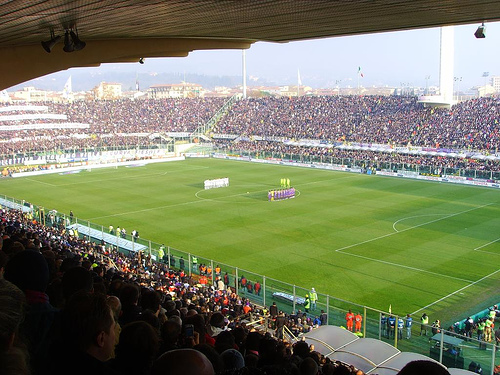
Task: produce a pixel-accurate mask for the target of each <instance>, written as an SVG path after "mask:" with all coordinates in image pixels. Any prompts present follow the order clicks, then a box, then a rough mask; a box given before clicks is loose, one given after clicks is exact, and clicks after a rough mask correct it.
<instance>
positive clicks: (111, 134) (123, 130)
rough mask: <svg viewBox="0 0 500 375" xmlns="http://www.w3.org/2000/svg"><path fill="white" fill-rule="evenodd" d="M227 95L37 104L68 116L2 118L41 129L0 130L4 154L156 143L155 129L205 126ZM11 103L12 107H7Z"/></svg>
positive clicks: (184, 129) (0, 149)
mask: <svg viewBox="0 0 500 375" xmlns="http://www.w3.org/2000/svg"><path fill="white" fill-rule="evenodd" d="M224 102H225V99H224V98H207V99H199V98H196V99H163V100H135V101H134V100H125V99H124V100H116V101H75V102H73V103H64V104H63V103H38V104H43V105H45V106H47V107H48V113H49V114H59V115H65V116H66V119H64V120H49V119H44V118H43V115H44V114H46V113H45V112H44V113H40V112H39V111H38V112H37V111H34V112H30V114H36V113H38V114H39V115H40V116H39V117H40V118H39V119H30V120H9V121H0V125H2V126H11V127H13V128H16V126H17V125H19V124H23V125H26V124H35V125H36V124H38V125H40V128H39V129H29V130H28V129H26V130H20V129H15V130H3V131H0V154H13V153H26V152H36V151H38V152H43V151H45V152H48V151H54V150H69V149H86V148H106V147H123V146H128V145H130V146H136V145H139V146H152V145H155V144H157V143H159V141H158V140H155V139H151V138H150V137H149V135H151V134H153V133H168V132H188V133H190V132H193V131H194V130H196V129H197V128H198V127H199V126H201V125H204V124H205V123H206V122H207V121H208V120H209V119H210V118H212V116H214V114H215V113H216V112H217V111H218V110H219V109H220V108H221V106H222V105H223V104H224ZM4 107H8V106H4ZM20 114H28V113H27V112H26V111H24V112H23V111H17V110H16V111H12V112H11V113H9V112H8V111H7V112H2V116H8V115H20ZM61 122H69V123H79V124H87V125H89V127H88V128H67V129H59V128H52V129H50V128H49V129H46V128H44V127H43V126H44V125H46V124H47V123H51V124H54V126H55V127H56V126H57V124H60V123H61Z"/></svg>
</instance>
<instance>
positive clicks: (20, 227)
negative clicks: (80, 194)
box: [0, 97, 500, 374]
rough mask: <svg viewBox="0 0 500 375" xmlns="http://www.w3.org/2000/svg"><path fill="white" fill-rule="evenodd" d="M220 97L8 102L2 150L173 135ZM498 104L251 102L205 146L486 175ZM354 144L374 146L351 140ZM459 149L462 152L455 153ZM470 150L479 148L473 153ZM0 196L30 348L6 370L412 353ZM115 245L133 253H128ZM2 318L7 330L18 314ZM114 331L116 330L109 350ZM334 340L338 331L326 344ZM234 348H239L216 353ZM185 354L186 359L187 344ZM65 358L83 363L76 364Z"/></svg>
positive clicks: (327, 360) (248, 369)
mask: <svg viewBox="0 0 500 375" xmlns="http://www.w3.org/2000/svg"><path fill="white" fill-rule="evenodd" d="M222 104H223V103H222V101H221V100H213V99H204V100H198V99H197V100H188V101H178V100H173V101H148V100H147V101H137V102H130V101H125V100H124V101H116V102H75V103H72V104H55V105H54V104H50V105H49V104H44V105H46V107H43V106H40V107H38V108H36V109H33V110H27V109H24V110H23V109H19V108H17V109H14V108H9V107H8V106H7V107H4V108H7V109H4V110H2V112H1V113H2V116H4V117H3V118H2V116H0V122H1V124H0V125H1V126H2V128H0V150H1V153H2V154H3V155H5V157H7V156H6V155H8V154H11V153H13V152H16V153H27V152H39V153H43V152H48V151H49V150H51V151H59V152H61V151H62V150H75V149H85V148H99V147H100V148H106V147H108V146H109V147H111V146H113V147H117V146H118V147H121V146H125V147H127V146H129V145H131V144H133V145H134V147H137V146H154V145H157V141H158V139H157V138H155V137H151V135H152V134H157V133H161V134H165V135H169V136H176V135H179V136H180V137H184V136H185V135H186V134H189V133H191V132H193V131H194V130H196V129H198V128H199V127H200V125H201V124H202V123H205V122H207V121H208V120H209V119H210V118H212V116H213V114H214V113H215V112H217V110H218V109H219V108H220V106H221V105H222ZM497 105H498V99H495V98H483V99H476V100H472V101H468V102H465V103H461V104H459V105H457V106H455V107H453V108H452V109H451V110H432V109H428V108H424V107H422V106H421V105H420V104H418V103H417V102H416V100H415V99H414V98H400V97H388V98H386V97H347V98H344V97H303V98H299V99H290V98H265V99H252V100H247V101H239V102H236V103H235V104H234V106H233V108H232V109H231V110H230V111H229V112H228V113H227V115H225V116H223V117H222V118H221V119H219V121H218V122H216V123H215V125H214V127H213V128H212V129H211V135H212V136H213V139H214V144H215V145H216V146H219V147H223V148H225V149H226V150H229V151H236V150H245V151H246V152H260V153H271V154H273V153H276V154H280V155H299V156H307V157H311V156H317V157H319V158H330V160H332V158H336V159H340V160H345V159H353V160H357V161H362V162H363V163H364V167H366V168H370V167H374V168H377V167H380V165H381V164H383V163H389V164H394V168H398V167H399V166H401V165H409V164H418V165H422V166H429V167H431V168H432V170H431V172H432V173H436V174H439V173H441V171H442V170H444V169H446V168H458V169H460V168H463V169H477V170H483V171H495V172H496V171H499V170H500V169H499V163H498V159H497V158H496V152H497V151H498V150H497V149H496V144H497V143H498V115H497V112H496V111H497V110H496V107H497ZM353 113H356V115H353ZM33 114H34V116H27V115H33ZM47 114H56V115H55V116H46V115H47ZM7 116H21V117H9V118H7ZM47 117H50V121H48V120H47ZM82 124H83V125H82ZM472 124H473V125H472ZM87 125H88V126H87ZM10 128H12V129H10ZM13 135H14V136H13ZM110 135H112V136H110ZM52 139H56V142H55V143H54V144H53V143H51V142H50V140H52ZM360 143H365V144H369V145H373V144H376V145H378V146H380V145H383V146H385V147H379V149H373V147H370V148H367V149H363V148H360V147H358V148H357V149H356V148H354V147H351V145H352V144H360ZM52 144H53V145H52ZM409 144H411V145H413V146H419V147H428V148H430V149H433V150H442V149H443V148H446V150H447V151H448V153H445V154H444V155H438V153H437V152H435V154H432V153H427V154H409V153H408V154H405V153H399V152H396V151H395V149H396V147H397V146H398V145H402V146H408V145H409ZM325 145H326V146H325ZM472 150H473V151H472ZM460 152H462V153H463V155H465V157H459V156H458V155H459V153H460ZM472 152H474V153H478V152H479V153H482V155H484V156H485V157H484V158H473V157H472V155H475V154H473V153H472ZM452 153H455V155H454V156H451V154H452ZM486 155H487V156H494V157H491V158H486ZM0 204H2V205H3V207H9V208H10V209H7V208H4V209H3V210H2V211H1V213H0V220H1V222H0V233H1V235H2V240H3V241H2V242H3V247H2V254H3V255H2V257H0V259H1V258H8V259H9V260H8V262H7V264H6V265H5V275H6V279H7V280H9V281H11V282H13V283H14V284H15V285H17V287H18V288H19V289H21V290H22V291H23V292H24V295H25V297H26V300H27V305H28V306H29V309H28V310H27V312H26V313H25V319H24V321H23V322H21V323H20V326H19V335H16V337H17V341H19V342H16V345H15V347H16V348H17V347H19V348H23V347H26V348H27V349H26V350H27V352H28V353H29V356H28V355H24V354H23V352H22V350H21V351H20V352H18V353H21V354H19V355H17V356H16V357H15V358H16V360H17V361H18V362H17V365H16V366H18V367H17V368H18V369H21V370H19V371H18V372H15V371H14V370H12V371H11V372H10V373H29V370H28V363H27V361H28V359H27V358H30V359H29V361H30V363H29V366H31V371H32V372H33V373H39V374H44V373H51V374H52V373H63V372H74V373H84V372H86V373H88V372H89V371H91V372H98V373H132V372H131V371H132V368H133V372H134V373H155V372H156V371H160V370H158V369H159V368H163V366H164V365H165V361H166V359H165V358H168V356H165V355H162V354H163V353H164V352H167V353H168V352H169V351H175V350H186V349H192V348H195V349H197V350H198V352H200V353H203V356H204V357H200V355H199V354H196V355H195V357H196V358H197V359H198V360H199V361H200V363H206V359H208V360H209V361H210V363H211V365H212V367H213V368H212V369H211V370H210V368H208V369H207V371H208V373H255V374H261V373H275V374H281V373H283V374H285V373H307V369H309V370H310V369H311V368H312V369H313V370H314V369H315V368H317V369H316V372H318V371H321V373H324V374H328V373H334V371H340V370H339V368H342V369H343V371H344V373H352V374H355V373H363V372H369V373H376V374H377V373H378V374H395V373H397V372H398V371H399V370H400V369H401V368H402V367H403V366H404V365H405V364H406V363H408V362H409V361H412V360H415V359H422V358H423V357H422V356H419V355H411V354H407V353H401V352H399V350H397V349H396V348H394V347H392V346H390V345H388V344H385V343H383V342H382V341H378V340H374V339H360V338H359V337H358V336H356V335H354V334H352V333H350V332H348V331H345V330H343V329H341V328H338V327H332V326H325V325H320V323H318V322H315V321H314V320H313V317H312V316H309V315H307V314H302V313H297V314H293V315H287V314H278V316H276V317H275V318H274V319H272V318H271V319H270V318H269V314H268V312H267V308H266V307H265V306H258V305H255V304H253V303H252V302H251V301H250V300H248V299H247V298H245V297H243V296H242V295H237V294H236V293H235V290H234V289H231V288H225V287H224V285H223V286H222V287H221V288H219V287H217V288H215V287H212V286H210V282H209V283H208V284H203V285H202V284H201V283H200V284H198V282H199V279H198V278H195V277H190V276H189V275H187V274H186V273H185V271H184V270H182V269H178V270H177V269H174V268H173V267H172V268H169V267H168V266H167V265H166V264H163V263H156V262H154V261H153V260H152V259H151V257H150V256H148V255H147V254H146V253H147V252H146V251H145V250H146V248H145V247H144V246H143V245H138V244H136V243H134V242H133V241H130V240H126V239H122V238H120V237H117V236H113V235H111V234H109V233H104V232H103V231H102V230H101V231H99V230H96V229H92V228H88V227H86V226H84V225H80V224H78V223H77V224H72V225H54V223H52V224H53V225H52V226H50V227H49V226H45V225H42V224H40V223H38V222H37V221H36V220H34V219H33V218H32V217H30V209H29V207H27V206H26V205H24V204H21V205H20V204H11V203H10V202H8V201H7V200H2V201H0ZM56 224H57V223H56ZM75 230H76V231H75ZM80 236H81V237H80ZM91 240H93V241H91ZM117 247H119V248H120V249H122V250H131V251H128V253H127V254H126V255H125V254H123V253H121V252H119V251H118V250H117ZM139 250H144V251H139ZM0 266H2V264H0ZM2 267H3V266H2ZM34 275H37V277H35V276H34ZM91 291H93V294H91V295H90V294H89V292H91ZM105 296H108V297H110V296H114V297H116V299H117V300H118V302H119V304H118V306H119V305H121V311H122V312H121V314H120V312H116V311H115V310H120V308H118V307H117V305H116V304H114V305H113V307H114V309H115V310H114V311H115V313H114V314H113V315H111V309H110V308H108V307H106V306H105V305H103V301H105V298H104V297H105ZM281 297H284V298H285V299H286V298H292V299H293V298H294V297H293V296H290V297H289V296H281ZM103 298H104V299H103ZM6 307H7V305H5V306H4V305H2V306H1V307H0V309H4V308H6ZM81 311H87V314H86V315H85V316H86V317H88V319H87V318H85V319H83V318H81V316H80V315H79V314H80V312H81ZM108 316H109V317H108ZM111 316H113V318H111ZM74 319H80V320H82V321H81V325H79V326H72V325H71V324H70V323H69V321H71V320H74ZM103 322H104V323H105V324H101V323H103ZM138 322H147V324H146V325H144V324H143V323H138ZM13 324H14V330H15V326H16V324H18V323H16V322H13ZM134 324H135V325H134ZM33 327H36V328H33ZM191 328H192V329H193V332H192V334H191ZM71 330H73V331H71ZM120 330H122V332H123V335H124V336H123V337H124V340H123V341H122V342H121V344H120V345H119V346H117V347H116V349H115V350H112V349H113V348H114V343H115V340H116V339H115V332H116V334H119V332H120ZM8 332H10V331H8ZM35 332H38V333H37V334H35ZM68 332H72V335H70V336H69V335H68V334H67V333H68ZM188 332H189V333H188ZM222 332H230V335H227V334H226V333H224V334H222ZM273 336H278V338H276V337H273ZM125 337H128V338H127V339H125ZM297 337H302V338H303V340H306V341H307V344H306V341H301V340H298V341H297V339H296V338H297ZM139 339H141V340H144V342H143V345H142V346H139V347H148V348H150V350H149V351H148V353H146V354H147V355H146V354H144V355H142V354H141V353H140V352H139V351H138V350H136V349H133V348H134V345H136V343H137V340H139ZM340 339H343V340H344V341H343V342H337V341H338V340H340ZM96 342H97V343H100V344H99V345H97V346H96V345H95V343H96ZM293 342H295V344H293V345H292V343H293ZM101 344H102V345H101ZM304 345H305V346H304ZM309 345H314V347H315V349H314V350H313V349H312V347H311V346H309ZM13 348H14V346H7V350H3V352H2V353H1V355H2V356H4V355H10V354H9V353H10V351H11V349H12V350H13ZM160 348H162V349H160ZM231 349H233V350H234V349H236V353H234V352H226V351H227V350H231ZM68 350H69V351H70V352H68ZM114 351H116V355H114V354H113V352H114ZM123 353H135V355H137V357H136V359H137V361H136V363H137V364H138V365H137V366H135V367H134V366H129V365H127V363H128V362H127V360H130V358H131V356H132V354H131V355H124V354H123ZM238 353H239V355H241V356H243V362H242V361H241V359H240V358H239V356H238ZM373 353H377V355H376V356H373V355H372V354H373ZM183 355H186V356H187V357H189V356H190V352H183ZM113 356H114V358H113ZM12 358H14V357H12ZM68 358H70V359H71V361H68ZM134 358H135V357H134ZM192 358H193V360H196V358H194V357H192ZM157 359H158V361H157V362H155V361H156V360H157ZM309 359H310V360H309ZM424 359H426V360H429V358H426V357H425V358H424ZM311 360H312V362H311ZM14 362H15V361H14ZM75 363H85V364H86V365H85V366H82V367H81V368H76V366H75ZM155 363H156V364H155ZM139 364H140V365H139ZM242 364H243V365H242ZM315 366H316V367H315ZM208 367H209V366H208ZM23 369H24V370H23ZM16 371H17V370H16ZM23 371H24V372H23ZM79 371H80V372H79ZM113 371H114V372H113ZM210 371H212V372H210ZM359 371H360V372H359ZM462 371H464V370H462ZM313 372H314V371H313ZM186 373H188V369H187V368H186ZM455 373H458V372H455ZM462 373H463V372H462Z"/></svg>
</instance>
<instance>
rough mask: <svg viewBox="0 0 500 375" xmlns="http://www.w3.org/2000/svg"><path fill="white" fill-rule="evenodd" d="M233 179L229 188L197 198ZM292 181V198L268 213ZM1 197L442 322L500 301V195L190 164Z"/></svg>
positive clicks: (34, 182)
mask: <svg viewBox="0 0 500 375" xmlns="http://www.w3.org/2000/svg"><path fill="white" fill-rule="evenodd" d="M223 177H229V180H230V186H229V187H225V188H218V189H211V190H203V181H204V180H206V179H215V178H223ZM281 178H289V179H290V181H291V185H292V186H293V187H295V188H296V190H297V197H296V198H294V199H288V200H284V201H277V202H268V199H267V192H268V190H269V189H273V188H278V187H279V183H280V179H281ZM1 187H2V189H1V193H2V194H4V195H7V196H10V197H14V198H17V199H24V200H27V201H30V202H32V203H33V204H35V205H40V206H43V207H45V208H46V210H48V209H56V210H57V211H59V212H63V213H69V211H70V210H73V212H74V213H75V216H76V217H78V219H79V220H80V219H84V220H89V221H90V222H93V223H96V224H100V225H103V226H104V227H105V228H107V227H108V226H109V225H113V226H114V227H115V228H116V227H118V226H119V227H124V228H126V229H127V232H128V233H130V232H131V231H132V230H134V229H135V230H137V231H139V233H140V236H141V238H143V239H149V240H151V241H154V242H157V243H164V244H166V245H168V246H171V247H173V248H175V249H178V250H182V251H185V252H190V253H192V254H196V255H197V256H200V257H204V258H210V259H214V261H218V262H221V263H225V264H229V265H232V266H236V267H240V268H242V269H245V270H249V271H252V272H255V273H259V274H263V275H265V276H267V277H271V278H274V279H278V280H281V281H284V282H287V283H290V284H295V285H297V286H301V287H304V288H308V289H309V288H311V287H315V288H316V290H317V291H318V293H322V294H329V295H331V296H333V297H337V298H341V299H344V300H348V301H352V302H356V303H358V304H362V305H366V306H370V307H373V308H377V309H381V310H384V311H387V310H388V307H389V305H391V306H392V311H393V312H394V313H397V314H406V313H418V312H420V311H424V310H425V311H426V312H427V313H428V314H432V316H434V317H438V316H439V317H440V318H441V320H442V321H447V320H449V319H454V318H458V317H466V315H467V314H469V313H472V312H477V311H479V310H481V309H483V308H486V307H487V306H488V305H490V304H493V303H497V302H499V296H498V290H499V288H500V230H499V229H500V208H499V207H500V206H499V200H500V192H499V191H498V190H494V189H489V188H481V187H470V186H460V185H452V184H445V183H436V182H425V181H417V180H406V179H400V178H390V177H380V176H368V175H359V174H354V173H343V172H336V171H326V170H317V169H308V168H298V167H288V166H279V165H267V164H257V163H248V162H238V161H228V160H216V159H187V160H185V161H176V162H166V163H158V164H149V165H144V166H136V167H119V168H117V169H114V168H105V169H92V171H81V172H80V173H75V174H64V175H63V174H52V175H44V176H37V177H29V178H28V177H25V178H16V179H3V180H2V181H1Z"/></svg>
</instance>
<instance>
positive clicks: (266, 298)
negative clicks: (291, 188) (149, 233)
mask: <svg viewBox="0 0 500 375" xmlns="http://www.w3.org/2000/svg"><path fill="white" fill-rule="evenodd" d="M0 203H1V204H2V205H3V206H8V207H11V208H15V209H23V210H24V211H25V212H29V213H31V214H32V215H33V218H34V219H36V220H38V221H40V222H42V223H45V224H46V225H49V226H62V225H64V226H65V227H66V228H68V227H71V226H74V225H78V226H79V227H80V228H85V230H83V231H82V230H80V231H79V232H80V233H79V235H80V236H84V235H83V234H82V233H83V232H85V231H88V232H87V233H92V236H91V237H90V238H88V239H89V240H92V241H96V242H100V241H102V240H103V238H106V239H107V241H106V242H107V244H110V245H114V246H116V247H117V248H118V250H120V251H122V252H124V253H128V254H130V253H134V252H136V251H137V248H139V247H140V248H142V249H144V251H145V252H147V253H149V254H150V255H151V258H152V259H153V260H154V261H159V262H163V263H165V264H168V266H169V267H171V268H173V269H176V270H181V269H182V270H184V271H185V272H187V273H188V274H189V275H192V276H193V277H195V278H197V277H199V276H200V266H201V265H205V266H206V267H207V270H208V268H210V269H211V272H210V273H207V275H206V277H207V282H208V284H214V283H215V282H216V280H217V278H218V277H221V278H222V280H224V279H226V280H227V283H228V286H230V287H231V288H234V289H235V290H236V292H237V293H238V294H240V295H241V296H242V297H245V298H248V299H249V300H250V301H251V302H252V303H255V304H258V305H262V306H270V305H271V304H272V303H273V302H275V303H276V305H277V306H278V309H279V310H282V311H284V312H286V313H288V314H295V313H298V312H302V313H303V312H305V308H304V305H303V304H302V303H301V302H302V301H303V298H304V297H305V295H306V294H309V293H310V292H311V291H310V289H308V288H303V287H301V286H298V285H293V284H288V283H285V282H283V281H280V280H276V279H273V278H270V277H267V276H265V275H260V274H257V273H255V272H252V271H249V270H246V269H242V268H238V267H234V266H231V265H228V264H225V263H223V262H221V261H218V260H214V259H209V258H204V257H201V256H198V255H197V254H192V253H189V252H185V251H181V250H178V249H175V248H172V247H170V246H165V245H163V244H159V243H155V242H152V241H149V240H146V239H143V238H134V237H133V236H131V234H130V233H127V234H125V235H124V236H122V235H121V234H118V233H116V228H114V230H115V232H114V233H113V234H112V233H110V231H109V228H105V227H104V226H102V225H97V224H94V223H91V222H89V221H82V220H80V219H78V218H76V217H69V215H65V214H61V213H58V212H56V211H54V210H47V209H45V208H43V207H39V206H35V205H32V204H31V203H28V202H26V201H21V200H16V199H13V198H10V197H6V196H3V199H2V198H1V197H0ZM161 254H163V257H162V258H161V259H160V255H161ZM216 269H217V270H219V269H220V272H217V273H216ZM242 278H245V279H246V280H247V284H246V286H245V287H243V285H242V283H241V280H242ZM248 282H250V283H251V285H252V287H251V288H249V287H248V285H249V284H248ZM257 284H258V285H259V286H260V288H259V290H258V292H257V291H256V288H255V286H256V285H257ZM349 310H351V311H352V312H353V313H355V314H356V313H359V314H361V316H362V319H363V320H362V325H361V330H360V331H361V332H360V334H359V335H360V336H362V337H367V338H374V339H378V340H382V341H385V342H387V343H390V344H392V345H394V346H395V347H396V348H398V349H399V350H401V351H405V352H414V353H419V354H422V355H426V356H428V357H431V358H433V359H435V360H438V361H440V362H441V363H443V364H444V365H445V366H447V367H458V368H465V369H467V368H468V367H469V365H470V363H471V362H475V363H480V365H481V367H482V369H483V373H484V374H493V369H494V367H495V364H496V345H495V344H494V343H495V338H494V334H493V335H492V336H493V337H492V338H493V341H491V342H490V341H485V340H484V338H482V339H477V338H472V337H465V336H462V335H459V334H456V333H454V332H448V331H445V330H443V329H441V328H439V329H437V328H435V327H432V326H431V325H423V324H421V322H420V317H413V322H412V324H411V326H410V327H409V328H408V327H407V326H406V317H405V316H401V317H400V316H398V315H395V314H392V316H394V318H395V325H394V328H392V329H391V327H390V326H388V325H387V320H384V316H385V318H388V317H389V316H391V314H390V313H389V312H386V311H381V310H378V309H374V308H371V307H368V306H363V305H359V304H356V303H353V302H350V301H345V300H342V299H339V298H335V297H333V296H330V295H326V294H321V293H318V300H317V306H316V307H315V308H313V306H311V308H310V309H309V311H308V312H307V315H308V316H309V317H312V318H314V317H315V316H319V315H320V314H321V313H322V312H324V313H326V314H327V317H328V324H330V325H336V326H342V327H346V313H347V312H348V311H349ZM400 319H401V320H402V322H403V326H402V328H401V327H399V328H398V321H399V320H400ZM384 322H385V323H384Z"/></svg>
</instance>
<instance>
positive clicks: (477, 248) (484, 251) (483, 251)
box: [474, 238, 500, 255]
mask: <svg viewBox="0 0 500 375" xmlns="http://www.w3.org/2000/svg"><path fill="white" fill-rule="evenodd" d="M498 240H500V238H497V239H496V240H493V241H491V242H488V243H487V244H484V245H482V246H479V247H476V248H475V249H474V251H479V252H481V253H486V254H493V255H500V254H498V253H493V252H491V251H486V250H481V249H482V248H483V247H486V246H489V245H491V244H492V243H495V242H497V241H498Z"/></svg>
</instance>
